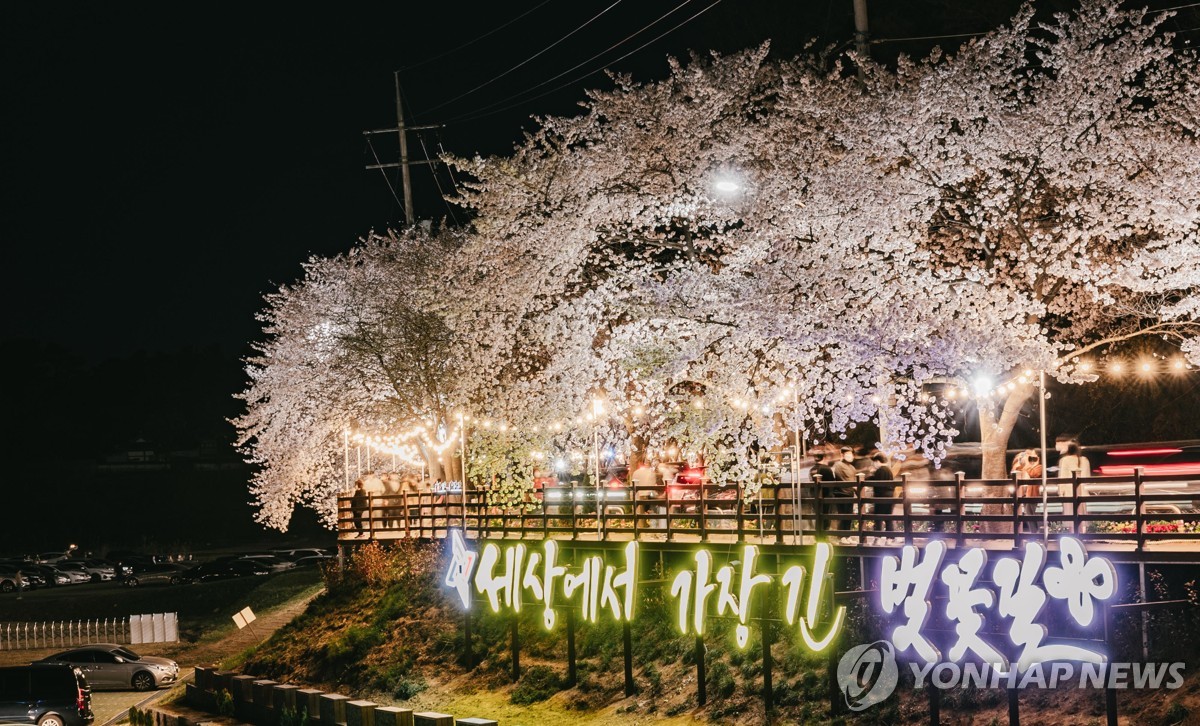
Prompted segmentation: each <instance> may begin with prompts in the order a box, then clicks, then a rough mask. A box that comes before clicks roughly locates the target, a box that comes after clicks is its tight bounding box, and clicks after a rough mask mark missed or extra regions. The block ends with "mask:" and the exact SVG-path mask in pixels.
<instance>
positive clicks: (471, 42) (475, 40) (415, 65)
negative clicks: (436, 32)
mask: <svg viewBox="0 0 1200 726" xmlns="http://www.w3.org/2000/svg"><path fill="white" fill-rule="evenodd" d="M548 2H550V0H542V2H540V3H538V4H537V5H534V6H533V7H531V8H529V9H528V10H526V11H525V12H523V13H521V14H520V15H518V16H517V17H515V18H513V19H512V20H509V21H508V22H507V23H503V24H501V25H497V26H496V27H494V28H492V29H491V30H489V31H488V32H486V33H484V34H483V35H479V36H476V37H475V38H472V39H471V40H468V41H467V42H465V43H463V44H462V45H456V46H454V47H453V48H451V49H450V50H447V51H443V52H441V53H438V54H437V55H435V56H431V57H429V58H426V59H425V60H423V61H420V62H418V63H412V64H410V65H406V66H404V67H403V68H401V69H400V70H401V71H407V70H409V69H411V68H420V67H421V66H423V65H426V64H428V63H432V62H434V61H435V60H440V59H442V58H445V57H446V56H448V55H451V54H452V53H457V52H458V51H460V50H462V49H463V48H466V47H467V46H471V45H475V44H476V43H478V42H479V41H481V40H483V39H484V38H486V37H488V36H489V35H493V34H495V33H497V32H499V31H501V30H504V29H505V28H507V27H508V26H510V25H512V24H513V23H515V22H517V21H518V20H520V19H521V18H523V17H525V16H526V15H528V14H530V13H532V12H533V11H534V10H537V9H538V8H540V7H542V6H543V5H545V4H546V3H548Z"/></svg>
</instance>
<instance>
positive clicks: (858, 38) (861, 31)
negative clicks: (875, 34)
mask: <svg viewBox="0 0 1200 726" xmlns="http://www.w3.org/2000/svg"><path fill="white" fill-rule="evenodd" d="M868 36H869V32H868V26H867V0H854V49H855V50H856V51H858V54H859V55H860V56H862V58H863V59H864V60H866V59H868V58H870V57H871V46H870V45H869V44H868V43H867V38H868Z"/></svg>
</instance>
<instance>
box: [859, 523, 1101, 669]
mask: <svg viewBox="0 0 1200 726" xmlns="http://www.w3.org/2000/svg"><path fill="white" fill-rule="evenodd" d="M945 554H946V545H945V544H944V543H943V542H940V541H937V540H935V541H932V542H930V543H929V544H927V545H926V546H925V554H924V557H923V558H920V559H918V558H919V551H918V549H917V548H916V547H914V546H912V545H908V546H905V547H904V548H903V549H902V550H901V553H900V558H899V559H897V558H896V557H894V556H892V557H886V558H884V561H883V570H882V576H881V578H880V599H881V605H882V606H883V611H884V612H885V613H893V612H899V613H901V614H902V615H903V618H904V622H903V623H901V624H900V625H898V626H897V627H896V628H895V629H894V630H893V631H892V637H891V640H892V644H893V645H894V646H895V647H896V650H897V651H898V652H901V653H903V652H906V651H909V650H911V651H912V652H913V653H914V654H915V655H916V656H917V658H919V659H920V660H922V661H924V662H925V663H926V664H934V663H938V662H941V661H942V654H941V653H940V652H939V651H938V649H937V648H936V647H934V645H933V643H931V642H930V641H929V640H928V639H927V638H926V637H925V636H924V634H923V633H922V631H923V629H924V627H925V624H926V623H927V621H928V619H929V615H930V612H931V610H932V606H931V605H930V600H929V597H930V591H931V590H932V588H933V581H934V575H935V573H938V572H939V570H940V575H941V581H942V582H943V583H945V585H946V586H947V588H948V589H949V597H948V599H947V601H946V607H945V614H946V618H947V619H948V620H950V621H951V622H953V623H954V624H955V625H954V633H955V636H956V640H955V641H954V643H953V644H952V645H951V647H950V650H949V652H948V653H947V656H948V659H949V660H950V661H953V662H958V661H961V660H963V659H964V658H966V657H967V655H968V654H972V655H973V656H974V658H975V659H977V660H980V661H982V662H984V663H987V664H990V665H992V666H993V667H994V668H995V669H996V670H997V671H999V672H1001V673H1006V672H1008V671H1009V668H1010V663H1009V661H1008V658H1006V657H1005V656H1004V654H1003V653H1001V652H1000V650H999V649H998V648H996V647H995V646H994V645H992V644H991V643H989V642H987V641H986V640H985V639H984V638H983V637H982V636H980V635H979V631H980V629H981V628H982V627H983V624H984V618H983V615H982V614H981V613H980V612H979V611H977V610H976V608H980V607H982V608H990V607H992V606H993V605H996V606H997V610H998V612H999V613H1000V615H1001V616H1002V617H1004V618H1008V619H1011V621H1012V622H1011V624H1010V625H1009V631H1008V637H1009V640H1011V641H1012V644H1013V645H1015V646H1017V647H1018V648H1020V650H1021V654H1020V657H1019V658H1018V660H1017V663H1016V670H1017V671H1018V672H1024V671H1027V670H1029V669H1030V668H1031V667H1033V666H1034V665H1036V664H1039V663H1048V662H1051V661H1080V662H1083V663H1097V664H1100V663H1104V662H1105V660H1106V658H1105V656H1104V655H1103V654H1101V653H1097V652H1096V651H1093V650H1089V649H1087V648H1083V647H1080V646H1076V645H1065V644H1058V643H1044V642H1043V641H1044V640H1045V638H1046V628H1045V626H1043V625H1039V624H1038V623H1037V622H1036V621H1037V618H1038V616H1039V615H1040V614H1041V612H1042V610H1043V609H1044V608H1045V606H1046V602H1047V600H1048V599H1049V598H1055V599H1058V600H1064V601H1066V603H1067V609H1068V612H1069V613H1070V615H1071V618H1072V619H1073V620H1074V621H1075V622H1076V623H1077V624H1078V625H1080V626H1082V627H1087V626H1089V625H1091V624H1092V622H1093V620H1094V619H1095V602H1096V601H1098V600H1099V601H1104V600H1107V599H1109V598H1111V597H1112V596H1113V594H1114V593H1115V592H1116V589H1117V572H1116V569H1115V568H1114V567H1113V566H1112V563H1111V562H1109V561H1108V560H1106V559H1104V558H1101V557H1096V558H1091V559H1089V558H1088V556H1087V552H1086V551H1085V550H1084V548H1083V545H1082V544H1081V543H1080V542H1079V541H1078V540H1076V539H1074V538H1071V537H1063V538H1061V539H1060V540H1059V562H1060V564H1059V566H1051V567H1045V569H1044V571H1043V566H1044V565H1045V564H1046V559H1047V557H1046V555H1047V551H1046V547H1045V545H1043V544H1041V543H1040V542H1029V543H1027V544H1026V545H1025V552H1024V556H1023V558H1022V559H1021V560H1020V561H1018V560H1017V559H1015V558H1012V557H1003V558H1001V559H1000V561H998V562H997V563H996V566H995V567H994V568H993V570H992V581H993V582H995V584H996V586H997V587H998V589H999V598H998V599H997V598H996V596H995V594H994V593H993V592H992V591H991V590H989V589H985V588H982V587H977V586H976V583H977V582H978V581H979V578H980V576H981V575H982V574H983V572H984V569H985V568H986V565H987V552H986V551H984V550H983V549H981V548H978V547H976V548H972V549H969V550H967V551H966V553H965V554H964V555H963V556H962V557H961V558H959V561H958V562H957V563H955V564H951V565H947V566H946V567H944V568H942V567H941V565H942V559H943V558H944V556H945ZM1039 575H1041V576H1042V583H1043V585H1038V584H1037V580H1038V576H1039Z"/></svg>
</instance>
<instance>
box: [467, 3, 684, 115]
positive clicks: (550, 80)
mask: <svg viewBox="0 0 1200 726" xmlns="http://www.w3.org/2000/svg"><path fill="white" fill-rule="evenodd" d="M692 2H694V0H683V2H681V3H679V4H678V5H676V6H675V7H673V8H671V9H670V10H668V11H667V12H666V13H664V14H663V15H660V16H659V17H658V18H657V19H656V20H654V21H653V22H651V23H649V24H648V25H645V26H643V27H642V29H641V30H638V31H637V32H634V33H631V34H630V35H627V36H625V37H624V38H622V39H621V40H619V41H617V42H616V43H613V44H612V45H610V46H608V47H607V48H605V49H604V50H602V51H600V52H599V53H597V54H596V55H594V56H592V57H591V58H588V59H587V60H585V61H583V62H581V63H576V64H575V65H573V66H571V67H570V68H568V69H567V70H565V71H563V72H562V73H559V74H558V75H556V76H552V77H550V78H547V79H546V80H544V81H542V82H541V83H538V84H537V85H534V86H530V87H529V88H526V89H525V90H524V91H521V92H520V93H517V94H513V96H510V97H509V98H506V99H504V100H501V101H496V102H495V103H490V104H488V105H487V106H483V107H481V108H477V109H475V110H474V111H471V112H469V113H464V114H461V115H460V116H457V117H456V119H457V118H465V117H467V116H473V115H475V114H477V113H480V112H482V111H487V110H489V109H492V108H495V107H496V106H499V105H500V104H502V103H508V102H511V101H512V100H513V98H516V97H519V96H524V95H526V94H528V93H530V92H532V91H534V90H536V89H538V88H541V87H542V86H544V85H546V84H547V83H553V82H554V81H557V80H558V79H559V78H562V77H563V76H565V75H567V74H568V73H571V72H573V71H576V70H579V68H581V67H583V66H585V65H587V64H588V63H591V62H592V61H594V60H596V59H597V58H599V57H600V56H602V55H604V54H606V53H608V52H609V51H612V50H615V49H617V48H619V47H621V46H622V45H624V44H625V43H627V42H629V41H630V40H632V39H633V38H636V37H637V36H639V35H641V34H642V33H644V32H646V31H647V30H649V29H650V28H653V27H654V26H655V25H658V24H659V23H660V22H662V21H663V19H664V18H667V17H668V16H670V15H672V14H674V13H675V11H677V10H679V9H680V8H682V7H683V6H685V5H688V4H690V3H692ZM539 98H540V96H539ZM456 119H451V121H454V120H456Z"/></svg>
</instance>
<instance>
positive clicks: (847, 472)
mask: <svg viewBox="0 0 1200 726" xmlns="http://www.w3.org/2000/svg"><path fill="white" fill-rule="evenodd" d="M841 454H842V458H841V459H839V460H838V461H836V462H834V465H833V478H834V479H836V480H838V481H845V482H852V481H855V480H857V479H858V469H855V468H854V449H852V448H850V447H849V446H843V447H842V451H841ZM855 493H856V492H855V489H854V488H853V487H838V488H837V489H834V490H833V491H832V492H830V494H831V495H832V496H833V497H834V498H835V499H837V500H839V501H838V502H837V503H836V504H834V505H833V511H834V512H836V513H837V514H845V515H848V516H846V517H845V518H838V519H834V520H832V521H831V522H830V527H829V528H830V530H831V531H833V530H836V531H839V532H849V531H851V530H852V529H853V526H852V522H851V517H852V516H853V515H854V496H855Z"/></svg>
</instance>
